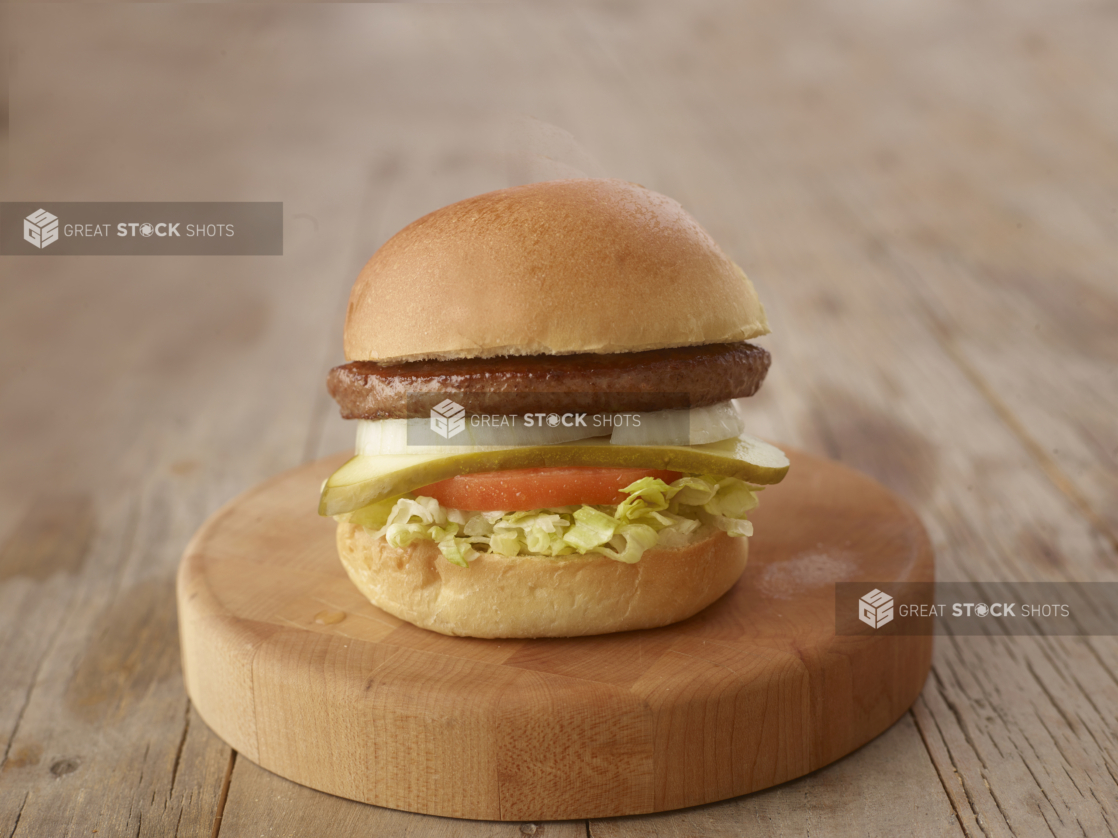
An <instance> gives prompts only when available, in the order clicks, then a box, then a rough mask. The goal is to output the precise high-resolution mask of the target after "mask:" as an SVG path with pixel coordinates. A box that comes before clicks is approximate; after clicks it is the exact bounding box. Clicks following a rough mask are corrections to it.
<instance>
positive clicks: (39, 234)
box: [23, 209, 58, 250]
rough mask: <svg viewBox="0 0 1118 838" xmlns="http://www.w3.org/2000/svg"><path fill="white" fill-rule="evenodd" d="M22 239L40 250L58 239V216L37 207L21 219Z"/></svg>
mask: <svg viewBox="0 0 1118 838" xmlns="http://www.w3.org/2000/svg"><path fill="white" fill-rule="evenodd" d="M23 240H24V241H26V242H30V243H31V244H33V245H35V247H37V248H39V249H40V250H42V249H43V248H44V247H46V246H47V245H48V244H51V243H52V242H56V241H58V216H57V215H51V214H50V213H49V212H47V211H46V210H45V209H38V210H36V211H35V212H33V213H31V215H29V216H27V217H26V218H25V219H23Z"/></svg>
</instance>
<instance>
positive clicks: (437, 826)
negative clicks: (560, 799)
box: [220, 759, 586, 838]
mask: <svg viewBox="0 0 1118 838" xmlns="http://www.w3.org/2000/svg"><path fill="white" fill-rule="evenodd" d="M450 782H459V783H469V782H471V779H470V778H469V777H466V776H463V777H458V778H452V779H450ZM220 834H221V836H222V838H248V837H249V836H257V835H268V836H273V837H274V838H284V836H290V838H304V836H307V835H417V836H418V835H423V836H431V838H483V836H484V838H523V836H525V835H534V836H540V835H542V836H547V837H548V838H584V836H585V835H586V825H585V823H584V822H582V821H550V822H547V823H533V822H525V823H501V822H497V821H467V820H458V819H455V818H439V817H435V816H433V815H413V814H411V813H408V812H398V811H396V810H394V809H382V808H380V807H379V806H370V805H368V804H365V803H355V802H354V801H352V800H344V799H343V798H340V797H331V796H329V795H325V794H323V793H322V792H318V791H314V790H313V789H309V788H307V787H305V786H300V785H297V784H296V783H292V782H291V781H289V780H284V779H282V778H281V777H277V776H276V775H275V774H271V773H269V772H267V771H265V770H264V769H263V768H260V767H259V766H257V765H253V764H252V763H251V762H249V761H248V760H246V759H238V760H237V764H236V767H235V768H234V769H233V781H232V783H231V784H230V786H229V800H228V803H227V804H226V806H225V815H224V817H223V818H222V821H221V832H220Z"/></svg>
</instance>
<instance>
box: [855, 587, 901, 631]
mask: <svg viewBox="0 0 1118 838" xmlns="http://www.w3.org/2000/svg"><path fill="white" fill-rule="evenodd" d="M858 619H859V620H861V621H862V622H863V623H865V624H866V625H867V626H869V627H870V628H875V629H876V628H881V627H882V626H883V625H885V624H886V623H889V622H892V620H893V598H892V597H891V596H889V594H887V593H885V592H884V591H882V590H879V589H878V588H874V589H873V590H872V591H870V592H869V593H868V594H866V595H865V596H864V597H862V598H861V599H860V600H858Z"/></svg>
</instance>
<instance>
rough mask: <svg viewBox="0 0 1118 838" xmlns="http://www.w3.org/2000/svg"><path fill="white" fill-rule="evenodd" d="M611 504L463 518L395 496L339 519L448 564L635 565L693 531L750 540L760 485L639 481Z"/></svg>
mask: <svg viewBox="0 0 1118 838" xmlns="http://www.w3.org/2000/svg"><path fill="white" fill-rule="evenodd" d="M621 491H622V492H624V493H625V494H626V495H628V497H626V498H625V500H624V501H622V502H621V503H619V504H618V505H616V506H590V505H584V506H578V507H576V506H565V507H558V508H554V509H535V510H532V511H530V512H501V511H494V512H465V511H463V510H461V509H448V508H446V507H443V506H442V505H441V504H439V502H438V501H436V500H435V499H434V498H429V497H425V496H422V495H420V496H412V495H401V496H399V497H395V498H387V499H385V500H382V501H378V502H377V503H373V504H370V505H369V506H365V507H362V508H361V509H357V510H355V511H353V512H347V513H345V514H344V515H338V516H335V517H336V518H337V519H338V520H339V521H348V522H350V523H354V524H360V525H361V526H363V527H367V528H368V529H370V530H373V536H374V537H380V536H384V538H385V539H386V540H387V541H388V543H389V544H391V545H392V546H393V547H401V548H402V547H407V546H408V545H409V544H411V543H412V542H414V541H417V540H427V541H433V542H435V543H436V544H437V545H438V548H439V552H441V553H442V554H443V556H445V557H446V560H447V561H448V562H451V563H453V564H456V565H459V566H460V567H469V563H470V562H472V561H473V560H474V559H476V558H477V557H478V556H480V555H481V554H482V553H483V552H489V553H495V554H498V555H501V556H510V557H511V556H519V555H522V554H530V555H537V556H551V557H561V556H570V555H575V554H578V555H587V554H589V553H600V554H601V555H603V556H608V557H609V558H611V559H614V560H616V561H619V562H625V563H626V564H633V563H635V562H638V561H640V559H641V556H642V555H644V552H645V551H646V550H650V549H652V548H653V547H656V546H657V545H660V546H664V547H680V546H682V545H684V544H687V543H688V542H689V541H690V540H691V536H692V534H693V533H694V532H695V531H696V530H698V529H699V528H700V527H704V526H707V527H715V528H717V529H720V530H722V531H724V532H725V533H727V534H728V535H731V536H749V535H753V524H751V523H750V522H749V520H748V519H747V518H746V513H748V512H749V511H750V510H752V509H755V508H756V506H757V492H759V491H761V488H760V487H757V486H751V485H750V484H748V483H745V482H744V481H741V480H738V479H736V478H733V477H720V476H718V475H713V474H703V475H689V476H685V477H681V478H680V479H679V480H676V481H675V482H673V483H671V484H670V485H669V484H668V483H665V482H664V481H663V480H660V479H658V478H655V477H644V478H641V479H640V480H638V481H636V482H635V483H632V484H630V485H629V486H626V487H625V488H624V489H622V490H621Z"/></svg>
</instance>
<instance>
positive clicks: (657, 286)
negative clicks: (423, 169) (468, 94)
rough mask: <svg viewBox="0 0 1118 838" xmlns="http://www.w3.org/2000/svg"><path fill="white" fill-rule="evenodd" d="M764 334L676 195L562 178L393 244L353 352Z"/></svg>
mask: <svg viewBox="0 0 1118 838" xmlns="http://www.w3.org/2000/svg"><path fill="white" fill-rule="evenodd" d="M768 331H769V328H768V322H767V321H766V319H765V312H764V309H763V308H762V307H761V303H760V301H759V300H758V299H757V293H756V291H754V289H753V285H752V283H751V282H750V281H749V280H748V279H747V278H746V276H745V274H744V273H743V272H742V270H741V268H739V267H738V266H737V265H735V264H734V263H733V262H732V261H731V260H730V259H729V258H728V257H727V256H726V254H725V253H723V252H722V250H721V248H719V247H718V245H717V244H716V243H715V241H714V239H712V238H711V237H710V234H708V233H707V232H706V230H704V229H703V228H702V227H700V226H699V224H698V222H697V221H695V219H694V218H692V217H691V216H690V215H688V214H687V213H686V212H685V211H684V209H683V207H681V206H680V205H679V203H678V202H676V201H673V200H672V199H671V198H667V197H665V196H663V195H660V194H658V193H656V192H652V191H651V190H649V189H645V188H644V187H643V186H639V185H637V184H633V183H627V182H625V181H622V180H612V179H611V180H598V179H578V180H558V181H551V182H548V183H533V184H530V185H527V186H515V187H512V188H511V189H501V190H498V191H496V192H488V193H486V194H484V195H478V196H477V197H474V198H469V199H467V200H465V201H459V202H458V203H456V204H451V205H450V206H447V207H443V208H442V209H439V210H436V211H435V212H432V213H430V214H429V215H425V216H424V217H423V218H420V219H419V220H418V221H415V222H413V223H412V224H409V225H408V226H407V227H405V228H404V229H403V230H401V231H400V232H399V233H397V234H396V235H395V236H393V237H392V238H391V239H389V240H388V241H387V242H386V243H385V244H384V246H383V247H381V248H380V249H379V250H378V251H377V252H376V253H375V254H374V255H373V257H372V258H371V259H370V260H369V261H368V263H367V264H366V265H365V267H364V269H363V270H362V271H361V274H360V276H358V278H357V282H356V283H355V284H354V286H353V291H352V292H351V294H350V298H349V309H348V311H347V314H346V324H345V357H346V360H347V361H380V362H384V363H395V362H399V361H411V360H419V359H426V358H440V359H442V358H486V357H492V356H498V355H540V354H554V355H565V354H570V353H576V352H593V353H614V352H639V351H642V350H646V349H660V348H664V347H671V346H692V345H695V344H704V343H722V342H730V341H740V340H749V339H750V338H754V337H757V336H759V335H763V334H767V333H768Z"/></svg>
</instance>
